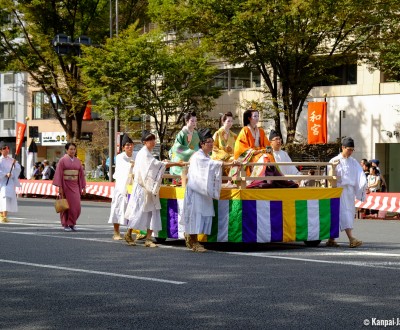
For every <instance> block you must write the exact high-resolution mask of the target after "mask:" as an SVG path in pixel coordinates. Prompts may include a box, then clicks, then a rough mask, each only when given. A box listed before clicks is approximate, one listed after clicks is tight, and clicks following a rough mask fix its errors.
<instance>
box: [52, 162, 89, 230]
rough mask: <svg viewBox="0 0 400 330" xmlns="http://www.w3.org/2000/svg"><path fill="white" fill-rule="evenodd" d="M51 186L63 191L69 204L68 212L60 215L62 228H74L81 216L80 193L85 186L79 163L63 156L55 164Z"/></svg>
mask: <svg viewBox="0 0 400 330" xmlns="http://www.w3.org/2000/svg"><path fill="white" fill-rule="evenodd" d="M71 170H72V171H71ZM53 185H55V186H57V187H61V188H62V189H63V191H64V195H65V198H66V199H67V200H68V204H69V210H67V211H65V212H62V213H60V218H61V224H62V225H63V226H64V227H67V226H75V225H76V220H77V219H78V218H79V216H80V214H81V193H82V190H83V188H85V186H86V180H85V175H84V173H83V167H82V163H81V161H80V160H79V159H78V158H76V157H74V158H72V159H71V157H69V156H68V155H64V157H63V158H61V159H60V161H59V162H58V164H57V168H56V173H55V174H54V179H53Z"/></svg>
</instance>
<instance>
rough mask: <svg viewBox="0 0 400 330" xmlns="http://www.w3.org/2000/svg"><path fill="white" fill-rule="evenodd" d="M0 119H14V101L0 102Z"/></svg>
mask: <svg viewBox="0 0 400 330" xmlns="http://www.w3.org/2000/svg"><path fill="white" fill-rule="evenodd" d="M0 119H15V103H14V102H0Z"/></svg>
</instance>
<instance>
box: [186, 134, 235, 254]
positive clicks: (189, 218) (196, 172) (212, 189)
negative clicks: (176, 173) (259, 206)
mask: <svg viewBox="0 0 400 330" xmlns="http://www.w3.org/2000/svg"><path fill="white" fill-rule="evenodd" d="M199 137H200V142H199V147H200V149H199V150H198V151H197V152H195V153H194V155H193V156H192V157H191V158H190V161H189V162H190V165H189V171H188V183H187V185H186V191H185V198H184V201H183V211H182V218H181V224H182V225H184V226H185V241H186V246H187V247H188V248H189V249H191V250H192V251H193V252H205V251H206V249H205V248H204V246H203V245H202V244H200V243H199V241H198V237H197V235H198V234H205V235H210V234H211V225H212V219H213V217H214V216H215V211H214V203H213V199H219V196H220V191H221V184H222V166H233V165H241V162H240V161H238V160H233V161H232V162H229V163H225V162H222V161H219V160H213V159H211V158H210V153H211V151H212V150H213V143H214V140H213V138H212V134H211V131H210V130H209V129H208V128H204V129H202V130H199ZM236 167H237V166H236Z"/></svg>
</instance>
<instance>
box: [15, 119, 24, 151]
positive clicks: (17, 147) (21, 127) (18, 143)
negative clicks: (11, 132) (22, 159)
mask: <svg viewBox="0 0 400 330" xmlns="http://www.w3.org/2000/svg"><path fill="white" fill-rule="evenodd" d="M25 129H26V124H24V123H20V122H18V121H17V132H16V137H17V140H16V142H15V155H18V154H19V152H20V150H21V147H22V143H23V142H24V136H25Z"/></svg>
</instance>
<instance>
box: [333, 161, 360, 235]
mask: <svg viewBox="0 0 400 330" xmlns="http://www.w3.org/2000/svg"><path fill="white" fill-rule="evenodd" d="M335 161H339V164H338V165H337V166H336V173H335V175H337V176H338V180H337V186H338V187H342V188H343V192H342V195H341V196H340V213H339V220H340V230H341V231H343V230H345V229H352V228H353V223H354V216H355V206H354V202H355V199H356V198H357V199H358V200H360V201H364V200H365V196H366V187H367V179H366V177H365V173H364V171H363V169H362V167H361V165H360V164H359V163H358V161H357V160H355V159H354V158H353V157H348V158H344V157H343V155H342V154H339V155H338V156H336V157H334V158H332V159H331V160H330V161H329V162H330V163H333V162H335Z"/></svg>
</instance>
